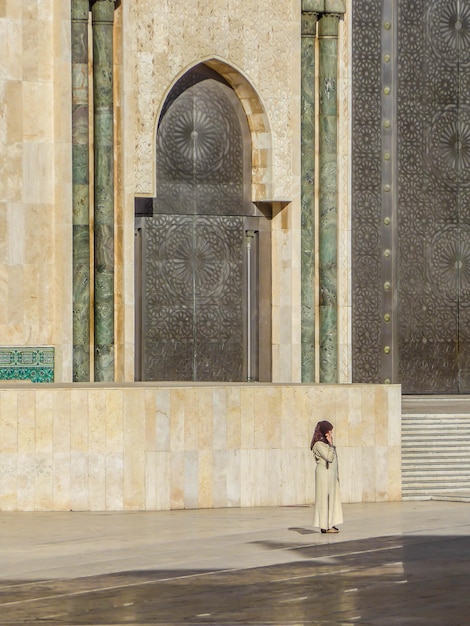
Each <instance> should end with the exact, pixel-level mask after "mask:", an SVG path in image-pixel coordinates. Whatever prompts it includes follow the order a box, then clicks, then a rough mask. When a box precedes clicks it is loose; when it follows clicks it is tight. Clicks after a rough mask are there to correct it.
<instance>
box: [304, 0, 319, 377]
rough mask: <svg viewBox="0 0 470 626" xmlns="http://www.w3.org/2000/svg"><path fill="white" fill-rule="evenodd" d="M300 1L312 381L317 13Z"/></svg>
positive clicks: (307, 349)
mask: <svg viewBox="0 0 470 626" xmlns="http://www.w3.org/2000/svg"><path fill="white" fill-rule="evenodd" d="M306 9H311V2H308V0H303V2H302V42H301V206H302V209H301V316H302V317H301V358H302V382H304V383H313V382H315V35H316V29H317V20H318V13H317V12H314V11H311V10H306Z"/></svg>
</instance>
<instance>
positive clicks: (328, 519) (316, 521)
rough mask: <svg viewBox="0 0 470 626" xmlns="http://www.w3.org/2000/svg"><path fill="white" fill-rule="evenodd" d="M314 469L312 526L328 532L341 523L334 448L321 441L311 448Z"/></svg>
mask: <svg viewBox="0 0 470 626" xmlns="http://www.w3.org/2000/svg"><path fill="white" fill-rule="evenodd" d="M313 454H314V457H315V461H316V468H315V509H314V514H313V525H314V526H316V527H318V528H323V529H325V530H328V529H329V528H332V527H333V526H337V525H338V524H342V523H343V509H342V506H341V493H340V488H339V474H338V457H337V454H336V448H335V447H334V446H330V445H328V444H327V443H323V441H317V442H316V443H315V445H314V446H313Z"/></svg>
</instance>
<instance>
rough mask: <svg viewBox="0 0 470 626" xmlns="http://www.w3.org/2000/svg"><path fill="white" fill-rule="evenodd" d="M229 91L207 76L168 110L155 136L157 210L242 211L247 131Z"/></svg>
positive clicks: (161, 211) (240, 212)
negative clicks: (244, 132) (243, 131)
mask: <svg viewBox="0 0 470 626" xmlns="http://www.w3.org/2000/svg"><path fill="white" fill-rule="evenodd" d="M230 96H232V97H235V96H234V95H233V93H232V92H231V91H230V90H229V88H228V87H226V86H225V85H222V84H221V83H218V82H216V81H214V80H205V81H203V82H200V83H197V84H196V85H193V86H192V87H190V88H189V89H187V90H186V91H184V92H183V93H182V94H181V95H180V96H179V97H178V98H177V99H176V100H175V101H174V102H173V104H172V105H171V106H170V107H169V108H168V110H167V111H166V113H165V115H164V117H163V119H162V121H161V123H160V127H159V130H158V136H157V172H158V180H157V197H158V207H157V210H158V212H159V213H166V214H172V213H179V214H183V213H186V214H197V213H201V214H205V215H209V214H214V215H215V214H220V212H221V211H222V212H223V213H224V214H225V215H231V214H232V215H233V214H235V215H240V214H243V192H244V188H243V137H242V132H241V128H240V119H239V118H238V116H237V112H236V110H235V108H234V106H233V103H232V100H231V98H230Z"/></svg>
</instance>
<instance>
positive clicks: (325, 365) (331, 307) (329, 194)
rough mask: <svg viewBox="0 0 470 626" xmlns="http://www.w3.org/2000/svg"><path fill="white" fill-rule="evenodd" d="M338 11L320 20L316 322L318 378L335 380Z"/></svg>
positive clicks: (336, 361) (336, 353)
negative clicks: (318, 327)
mask: <svg viewBox="0 0 470 626" xmlns="http://www.w3.org/2000/svg"><path fill="white" fill-rule="evenodd" d="M339 19H340V15H338V14H324V15H323V16H322V18H321V20H320V22H319V28H318V37H319V57H320V58H319V64H320V70H319V99H320V102H319V120H318V122H319V207H318V209H319V228H318V235H319V283H320V284H319V289H320V294H319V326H320V338H319V343H320V382H322V383H336V382H338V320H337V305H338V301H337V270H338V268H337V214H338V208H337V204H338V198H337V196H338V188H337V173H338V166H337V65H338V22H339Z"/></svg>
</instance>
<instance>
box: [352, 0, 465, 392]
mask: <svg viewBox="0 0 470 626" xmlns="http://www.w3.org/2000/svg"><path fill="white" fill-rule="evenodd" d="M390 16H392V17H391V19H390ZM389 20H390V21H389ZM393 29H396V40H395V41H396V50H395V51H393V50H388V48H387V46H388V45H389V42H390V41H393V38H390V33H391V32H393ZM387 37H388V39H387ZM387 57H388V58H387ZM387 63H390V64H391V67H392V68H393V67H395V66H396V70H397V77H398V78H397V84H395V83H394V82H393V81H392V82H391V83H390V84H388V83H387V77H388V78H389V77H390V76H389V75H393V71H392V73H391V74H390V72H389V71H388V69H387V67H386V64H387ZM380 64H382V72H380ZM384 68H385V70H384ZM469 70H470V0H398V2H397V3H396V4H395V3H394V1H393V0H384V1H383V2H381V1H380V0H376V1H375V0H355V2H354V3H353V164H352V171H353V217H352V226H353V241H352V260H353V277H352V280H353V379H354V381H355V382H379V381H381V379H382V378H383V371H384V368H383V364H384V362H385V360H384V352H386V351H387V350H390V352H391V353H393V352H395V353H396V352H398V354H399V370H398V375H397V377H396V378H394V379H393V380H394V382H401V383H402V386H403V392H404V393H458V392H468V391H469V390H470V354H469V353H470V351H469V349H468V348H470V331H469V330H468V329H469V328H470V301H469V298H470V296H469V292H470V287H469V285H470V71H469ZM387 72H388V73H387ZM389 94H390V95H389ZM390 96H393V98H390ZM388 103H391V104H392V105H393V112H392V113H391V117H390V118H387V115H386V113H387V106H389V104H388ZM395 120H396V130H395V127H394V124H395ZM387 124H388V125H389V126H388V128H392V129H394V132H396V136H395V138H396V144H395V145H396V158H395V153H394V152H393V149H392V151H391V154H390V155H387V152H386V150H385V142H384V137H385V133H384V129H385V128H387ZM390 124H391V126H390ZM380 137H382V140H381V139H380ZM381 148H382V152H381ZM387 159H391V161H392V162H393V161H395V164H394V166H393V163H392V168H391V170H390V172H391V174H392V179H391V183H392V184H391V185H387V184H384V183H385V182H386V181H385V178H384V172H386V171H387V169H386V166H385V164H384V163H385V161H386V160H387ZM393 167H395V168H396V170H394V169H393ZM395 171H396V184H395V178H394V176H395ZM387 192H389V195H387ZM390 201H392V203H393V205H392V207H393V211H395V212H396V216H397V220H396V223H394V218H392V220H391V221H389V222H388V223H389V224H391V226H392V228H393V230H392V231H391V232H393V233H396V238H393V239H392V240H391V241H392V245H391V246H390V250H388V249H387V248H388V247H389V246H388V245H384V244H385V242H386V241H387V237H386V236H385V235H384V233H386V232H387V231H386V230H384V223H387V222H386V221H385V220H386V219H388V218H387V217H386V214H387V203H388V206H389V207H390V206H391V205H390ZM387 254H388V255H389V258H394V257H396V259H397V260H396V261H395V263H396V265H395V266H394V267H396V270H397V274H396V280H395V273H394V271H393V272H392V280H391V281H390V283H388V279H386V278H385V276H386V274H385V270H384V268H386V267H387V265H386V263H385V262H384V258H385V256H386V255H387ZM384 281H385V282H384ZM384 289H389V293H391V294H393V298H394V300H393V301H394V307H393V308H394V311H392V314H394V312H395V311H396V315H397V318H398V320H397V325H396V328H397V331H396V334H395V335H392V343H391V344H390V345H386V344H387V337H386V334H385V332H384V328H386V326H384V322H383V319H381V318H385V315H384V312H385V309H386V308H387V307H384V306H383V303H384V301H385V296H387V297H389V296H388V294H385V291H384ZM384 294H385V295H384ZM381 324H382V326H381Z"/></svg>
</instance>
